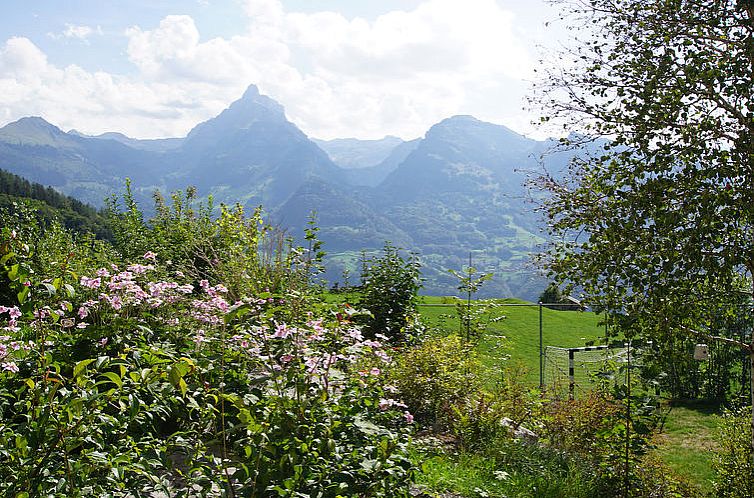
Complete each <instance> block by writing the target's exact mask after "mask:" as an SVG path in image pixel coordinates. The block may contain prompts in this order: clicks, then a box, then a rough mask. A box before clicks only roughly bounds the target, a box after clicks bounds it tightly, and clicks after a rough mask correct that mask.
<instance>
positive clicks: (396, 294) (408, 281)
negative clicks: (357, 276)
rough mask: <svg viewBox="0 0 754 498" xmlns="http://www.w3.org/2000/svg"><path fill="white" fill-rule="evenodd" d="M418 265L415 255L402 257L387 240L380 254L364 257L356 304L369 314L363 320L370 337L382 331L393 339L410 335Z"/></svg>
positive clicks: (414, 305)
mask: <svg viewBox="0 0 754 498" xmlns="http://www.w3.org/2000/svg"><path fill="white" fill-rule="evenodd" d="M419 268H420V265H419V261H418V259H417V257H416V255H414V254H409V255H408V257H407V258H404V257H403V256H402V255H401V253H400V251H399V250H398V249H397V248H395V247H393V246H392V245H391V244H390V243H389V242H388V243H385V247H384V248H383V250H382V255H381V256H379V257H373V258H370V259H365V260H364V262H363V269H362V273H361V298H360V299H359V303H358V304H359V305H360V306H361V307H363V308H364V309H366V310H368V311H369V313H371V315H372V316H371V318H370V319H368V320H367V321H366V323H365V332H366V333H367V334H368V335H369V336H370V337H375V336H376V334H382V335H384V336H386V337H388V339H389V340H390V341H391V342H393V343H404V342H406V341H407V340H409V339H410V334H409V333H408V332H409V331H410V330H411V329H412V327H411V325H412V323H413V321H414V319H415V315H416V304H417V293H418V292H419V289H420V288H421V278H420V274H419Z"/></svg>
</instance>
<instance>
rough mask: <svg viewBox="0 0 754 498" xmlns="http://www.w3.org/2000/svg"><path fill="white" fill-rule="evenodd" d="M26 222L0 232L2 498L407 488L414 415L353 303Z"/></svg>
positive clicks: (357, 492)
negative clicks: (273, 287)
mask: <svg viewBox="0 0 754 498" xmlns="http://www.w3.org/2000/svg"><path fill="white" fill-rule="evenodd" d="M143 229H144V230H145V233H144V234H143V237H144V239H145V240H152V239H153V238H154V234H151V233H149V230H151V228H150V227H144V228H143ZM32 232H33V231H28V233H32ZM26 234H27V231H26V230H25V228H24V227H13V226H12V225H5V224H4V225H3V228H2V230H1V232H0V248H1V249H2V255H1V256H0V258H2V261H1V262H0V270H1V272H2V275H3V276H4V277H5V278H6V280H7V287H8V289H10V290H11V291H12V292H11V294H10V296H11V297H12V298H13V299H15V300H16V302H14V303H10V304H9V305H7V304H3V305H2V306H0V331H1V332H0V333H1V335H2V336H1V337H0V495H3V496H18V497H22V496H85V495H89V496H122V497H125V496H137V495H138V496H143V495H150V494H153V493H155V492H161V493H165V494H168V495H171V496H175V495H180V496H208V495H212V496H249V497H255V496H259V497H269V496H301V495H309V496H322V497H329V496H331V497H335V496H338V495H343V496H374V497H377V496H396V497H400V496H406V495H407V494H408V483H409V482H410V481H411V478H412V472H413V469H412V468H411V465H410V464H409V462H408V461H407V459H406V456H405V454H406V444H407V441H408V432H409V431H410V428H411V424H410V422H411V414H410V413H408V412H407V410H406V408H405V406H404V405H402V404H401V403H400V402H399V401H398V400H396V399H394V397H393V396H392V395H391V394H390V393H389V392H387V391H386V390H385V389H384V388H383V385H382V382H381V375H380V374H379V373H380V370H381V369H384V368H385V366H386V365H387V362H388V361H389V359H390V358H389V355H388V353H387V351H386V350H385V348H384V347H383V345H382V344H381V343H380V342H377V341H374V340H365V339H364V337H363V336H362V333H361V330H360V329H359V327H358V326H357V325H356V324H355V323H354V322H353V311H352V310H351V309H331V308H328V307H324V306H321V307H315V306H312V305H310V304H308V302H307V301H300V302H297V303H299V304H301V303H303V304H306V305H307V308H306V309H305V310H297V311H296V312H292V311H291V301H289V300H288V299H287V298H286V297H280V296H275V295H273V294H272V293H264V292H256V291H255V290H254V289H252V290H248V288H244V287H242V286H239V287H238V293H239V294H240V295H239V296H233V297H231V292H230V291H229V289H228V287H227V286H226V285H224V284H223V283H214V284H210V282H209V281H207V280H206V279H202V280H199V281H198V282H196V281H194V279H193V277H192V276H191V275H188V274H186V273H184V272H182V271H181V270H176V269H175V267H174V266H173V262H170V263H169V262H168V261H163V260H162V259H161V257H160V256H159V255H158V254H157V252H156V251H146V252H145V253H144V254H143V255H141V256H140V257H139V258H138V259H136V260H131V262H130V263H128V264H123V263H120V262H119V261H117V259H112V260H110V261H109V262H107V263H106V264H104V265H102V266H95V265H93V264H92V263H93V261H95V260H97V258H99V257H100V256H97V255H96V254H94V253H92V252H91V251H90V250H89V249H87V246H85V245H79V244H78V242H77V241H76V240H75V239H70V240H69V239H66V238H64V237H62V238H60V237H57V235H56V236H55V237H52V235H50V236H49V237H47V236H41V237H42V238H41V239H39V240H45V241H46V242H45V243H47V244H48V246H49V247H50V250H51V252H50V254H65V255H66V259H65V260H63V261H62V262H61V261H58V258H57V257H55V258H52V257H50V258H46V259H44V258H43V260H40V261H37V260H35V258H34V255H33V251H32V249H31V248H32V247H34V246H35V243H30V241H29V240H24V238H23V237H25V236H26ZM32 235H33V234H32ZM30 237H31V235H30ZM35 237H36V235H35ZM45 237H47V238H45ZM35 240H36V239H35ZM226 240H229V241H230V240H233V238H232V237H229V238H228V239H226ZM238 240H244V241H245V240H246V239H243V238H240V239H238ZM56 241H57V242H56ZM69 243H70V244H72V245H71V246H70V247H69V245H68V244H69ZM244 243H245V242H244ZM70 249H72V250H70ZM230 249H232V250H239V251H240V250H242V249H241V248H233V247H230ZM69 250H70V252H69ZM243 250H249V248H244V249H243ZM95 256H96V257H95ZM78 258H82V259H78ZM100 259H101V258H100ZM105 260H107V258H105ZM254 264H257V263H254ZM74 269H75V271H74ZM291 271H294V270H291Z"/></svg>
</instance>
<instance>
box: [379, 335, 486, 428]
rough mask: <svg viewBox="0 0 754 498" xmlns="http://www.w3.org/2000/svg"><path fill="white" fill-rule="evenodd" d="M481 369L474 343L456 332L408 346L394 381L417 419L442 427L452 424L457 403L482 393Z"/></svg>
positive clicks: (395, 369) (397, 364)
mask: <svg viewBox="0 0 754 498" xmlns="http://www.w3.org/2000/svg"><path fill="white" fill-rule="evenodd" d="M481 369H482V366H481V363H480V362H479V359H478V358H477V355H476V352H475V350H474V348H473V346H470V345H469V344H468V343H466V342H464V341H463V340H462V339H461V338H460V337H458V336H455V335H453V336H448V337H438V338H432V339H428V340H426V341H425V342H424V343H422V344H421V345H419V346H415V347H412V348H409V349H406V350H404V351H403V352H402V353H401V354H400V355H399V356H398V357H397V358H396V361H395V364H394V366H393V367H392V368H391V370H390V381H391V382H392V383H393V384H394V385H395V386H396V387H397V389H398V393H399V397H400V398H401V399H402V400H403V402H404V403H406V405H408V409H409V411H410V412H411V413H413V414H414V417H415V418H416V420H417V422H419V423H420V424H423V425H426V426H431V427H433V428H434V429H436V430H440V429H447V428H449V427H450V426H451V422H452V420H453V418H454V416H455V415H454V407H460V406H463V405H465V404H467V403H470V402H471V400H473V399H475V398H477V397H478V396H479V395H480V394H481V391H482V383H481V378H480V373H481Z"/></svg>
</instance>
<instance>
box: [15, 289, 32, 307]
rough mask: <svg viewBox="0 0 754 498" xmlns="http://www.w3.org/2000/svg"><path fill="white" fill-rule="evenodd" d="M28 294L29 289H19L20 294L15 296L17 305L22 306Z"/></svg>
mask: <svg viewBox="0 0 754 498" xmlns="http://www.w3.org/2000/svg"><path fill="white" fill-rule="evenodd" d="M29 292H30V288H29V287H24V288H23V289H21V292H19V293H18V294H16V297H17V298H18V302H19V304H24V302H25V301H26V298H27V297H29Z"/></svg>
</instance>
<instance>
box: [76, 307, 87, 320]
mask: <svg viewBox="0 0 754 498" xmlns="http://www.w3.org/2000/svg"><path fill="white" fill-rule="evenodd" d="M78 315H79V318H81V319H82V320H83V319H84V318H86V317H88V316H89V310H88V309H87V307H86V306H82V307H80V308H79V312H78Z"/></svg>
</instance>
